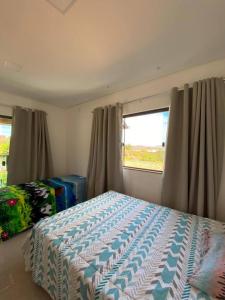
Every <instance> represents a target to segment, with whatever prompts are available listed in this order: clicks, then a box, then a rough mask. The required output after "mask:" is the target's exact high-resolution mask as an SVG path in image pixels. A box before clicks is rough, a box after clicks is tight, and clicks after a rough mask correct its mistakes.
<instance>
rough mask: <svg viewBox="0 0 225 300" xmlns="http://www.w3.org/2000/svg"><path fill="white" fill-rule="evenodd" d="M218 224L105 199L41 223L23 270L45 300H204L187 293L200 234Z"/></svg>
mask: <svg viewBox="0 0 225 300" xmlns="http://www.w3.org/2000/svg"><path fill="white" fill-rule="evenodd" d="M205 231H208V232H210V233H211V232H214V231H220V232H225V226H224V224H223V223H220V222H216V221H212V220H209V219H205V218H201V217H197V216H194V215H189V214H184V213H180V212H178V211H175V210H172V209H169V208H165V207H162V206H158V205H155V204H152V203H148V202H145V201H143V200H138V199H136V198H133V197H130V196H126V195H123V194H119V193H116V192H112V191H110V192H107V193H105V194H103V195H100V196H98V197H96V198H94V199H92V200H89V201H87V202H85V203H82V204H79V205H77V206H75V207H73V208H70V209H67V210H66V211H63V212H61V213H58V214H57V215H55V216H52V217H49V218H45V219H43V220H41V221H40V222H39V223H37V224H36V225H35V227H34V228H33V229H32V233H31V236H30V237H29V239H28V240H27V242H26V244H25V263H26V269H27V270H30V271H32V276H33V280H34V282H35V283H36V284H38V285H40V286H41V287H43V288H44V289H45V290H46V291H47V293H48V294H49V295H50V296H51V298H52V299H57V300H59V299H65V300H67V299H70V300H75V299H160V300H164V299H210V298H209V297H208V296H207V295H206V294H204V293H203V292H200V291H199V290H197V289H195V288H193V287H191V286H190V285H189V283H188V278H189V276H191V275H192V273H193V271H194V269H195V268H196V267H197V266H198V265H199V264H200V262H201V259H202V257H203V252H204V232H205Z"/></svg>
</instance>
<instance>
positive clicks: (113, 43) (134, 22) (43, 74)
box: [0, 0, 225, 107]
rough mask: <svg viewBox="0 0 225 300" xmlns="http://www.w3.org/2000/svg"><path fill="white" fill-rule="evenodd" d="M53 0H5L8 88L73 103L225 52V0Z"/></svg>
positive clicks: (2, 76) (1, 74) (2, 54)
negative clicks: (64, 5) (59, 5)
mask: <svg viewBox="0 0 225 300" xmlns="http://www.w3.org/2000/svg"><path fill="white" fill-rule="evenodd" d="M52 1H54V0H52ZM52 1H47V0H19V1H18V0H7V1H1V2H0V89H1V90H4V91H8V92H12V93H16V94H18V95H22V96H26V97H31V98H34V99H37V100H39V101H44V102H48V103H51V104H55V105H58V106H61V107H70V106H73V105H75V104H77V103H81V102H84V101H89V100H93V99H95V98H98V97H101V96H104V95H107V94H109V93H113V92H116V91H118V90H121V89H124V88H127V87H130V86H132V85H136V84H139V83H142V82H145V81H148V80H152V79H155V78H159V77H161V76H164V75H168V74H170V73H173V72H176V71H179V70H183V69H185V68H188V67H192V66H194V65H199V64H204V63H207V62H209V61H212V60H216V59H220V58H224V57H225V17H224V12H225V1H224V0H216V1H215V0H107V1H106V0H76V1H75V2H74V3H73V5H71V6H70V7H69V9H67V11H66V12H65V13H62V12H61V11H60V10H58V9H56V8H55V7H54V6H53V5H52V4H51V3H50V2H52ZM64 1H65V0H64ZM56 2H59V0H57V1H56Z"/></svg>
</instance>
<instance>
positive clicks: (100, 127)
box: [88, 104, 123, 198]
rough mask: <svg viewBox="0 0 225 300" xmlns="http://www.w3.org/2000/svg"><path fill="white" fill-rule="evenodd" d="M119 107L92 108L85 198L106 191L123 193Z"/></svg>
mask: <svg viewBox="0 0 225 300" xmlns="http://www.w3.org/2000/svg"><path fill="white" fill-rule="evenodd" d="M121 134H122V107H121V105H120V104H117V105H115V106H106V107H103V108H96V109H95V110H94V112H93V122H92V134H91V145H90V155H89V164H88V197H89V198H92V197H95V196H97V195H99V194H102V193H104V192H106V191H108V190H115V191H117V192H123V174H122V155H121V151H122V149H121V148H122V147H121Z"/></svg>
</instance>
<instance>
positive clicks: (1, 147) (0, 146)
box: [0, 135, 10, 187]
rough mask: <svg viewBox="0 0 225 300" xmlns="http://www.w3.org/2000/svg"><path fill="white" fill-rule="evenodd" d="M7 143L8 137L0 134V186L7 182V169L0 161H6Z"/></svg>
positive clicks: (7, 153)
mask: <svg viewBox="0 0 225 300" xmlns="http://www.w3.org/2000/svg"><path fill="white" fill-rule="evenodd" d="M9 143H10V137H6V136H3V135H1V136H0V187H2V186H5V185H6V184H7V169H6V167H3V164H2V162H3V161H5V162H6V158H7V156H8V155H9Z"/></svg>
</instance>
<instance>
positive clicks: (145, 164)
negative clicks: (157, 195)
mask: <svg viewBox="0 0 225 300" xmlns="http://www.w3.org/2000/svg"><path fill="white" fill-rule="evenodd" d="M168 120H169V109H168V108H163V109H160V110H152V111H148V112H143V113H137V114H132V115H126V116H124V117H123V166H124V167H130V168H137V169H146V170H153V171H158V172H160V171H163V166H164V156H165V144H166V137H167V127H168Z"/></svg>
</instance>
